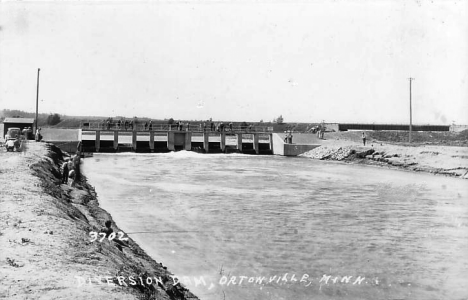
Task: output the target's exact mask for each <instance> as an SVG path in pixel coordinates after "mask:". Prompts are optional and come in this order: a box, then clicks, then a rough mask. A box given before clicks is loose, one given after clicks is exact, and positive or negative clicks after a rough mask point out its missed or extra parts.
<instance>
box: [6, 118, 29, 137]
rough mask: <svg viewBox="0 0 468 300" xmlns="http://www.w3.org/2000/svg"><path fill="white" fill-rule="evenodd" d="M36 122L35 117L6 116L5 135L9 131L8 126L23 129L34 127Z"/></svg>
mask: <svg viewBox="0 0 468 300" xmlns="http://www.w3.org/2000/svg"><path fill="white" fill-rule="evenodd" d="M33 124H34V119H33V118H5V120H3V136H2V137H4V136H5V134H6V133H7V131H8V128H11V127H18V128H19V129H20V130H21V131H22V130H23V129H24V128H26V127H30V128H31V129H32V128H33Z"/></svg>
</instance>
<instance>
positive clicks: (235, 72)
mask: <svg viewBox="0 0 468 300" xmlns="http://www.w3.org/2000/svg"><path fill="white" fill-rule="evenodd" d="M0 26H1V30H0V109H1V108H7V109H21V110H27V111H34V110H35V100H36V76H37V68H41V73H40V96H39V99H40V100H41V101H40V103H39V110H40V112H45V113H50V112H57V113H60V114H68V115H99V116H116V115H123V116H126V117H132V116H140V117H143V116H145V117H152V118H170V117H172V118H174V119H193V120H195V119H208V118H210V117H212V118H213V119H214V120H220V119H222V120H234V121H259V120H260V119H263V120H265V121H266V120H272V119H273V118H275V117H277V116H278V115H280V114H282V115H283V117H284V120H285V121H286V122H294V121H297V122H317V121H321V120H325V121H326V122H367V123H408V122H409V82H408V77H414V78H416V79H415V81H413V122H414V123H417V124H428V123H430V124H451V123H452V122H453V121H454V122H455V123H457V124H468V1H462V0H460V1H449V0H444V1H440V0H434V1H411V0H405V1H397V0H386V1H385V0H384V1H376V0H372V1H365V0H354V1H353V0H348V1H319V0H316V1H313V0H312V1H308V2H305V1H234V0H233V1H204V2H199V1H169V2H168V1H159V2H154V3H148V2H136V3H135V2H98V4H96V3H94V2H93V3H91V2H83V1H80V2H74V1H68V2H39V3H37V2H36V3H30V2H25V1H16V2H4V1H2V2H0Z"/></svg>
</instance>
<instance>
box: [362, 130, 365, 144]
mask: <svg viewBox="0 0 468 300" xmlns="http://www.w3.org/2000/svg"><path fill="white" fill-rule="evenodd" d="M362 144H363V145H364V146H365V145H366V134H365V133H364V132H363V133H362Z"/></svg>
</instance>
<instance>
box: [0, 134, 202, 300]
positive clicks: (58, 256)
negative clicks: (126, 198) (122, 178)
mask: <svg viewBox="0 0 468 300" xmlns="http://www.w3.org/2000/svg"><path fill="white" fill-rule="evenodd" d="M64 155H65V154H64V153H63V152H62V151H61V150H60V149H58V148H57V147H55V146H53V145H50V144H46V143H35V142H29V143H28V144H27V148H26V151H24V152H21V153H18V152H9V153H7V152H5V151H4V149H2V150H1V151H0V157H1V161H2V164H1V165H0V187H1V189H0V207H1V209H0V220H1V221H0V245H1V251H0V268H1V270H2V271H1V272H0V281H1V282H2V284H1V286H0V298H7V299H198V298H197V297H195V296H194V295H193V294H192V293H190V291H188V290H187V289H186V288H185V287H183V286H181V285H180V284H176V285H175V286H174V285H173V283H174V280H173V279H174V278H173V277H172V276H173V274H171V273H170V272H169V271H167V269H166V268H165V267H164V266H163V265H162V264H160V263H158V262H156V261H155V260H154V259H152V258H151V257H149V256H148V255H147V254H146V253H145V252H144V251H143V250H142V249H141V248H140V247H139V246H138V245H137V244H136V243H135V242H134V241H133V240H132V239H130V238H129V239H128V242H117V238H116V239H114V240H112V241H109V240H108V239H107V238H106V239H104V240H103V241H102V242H99V239H98V240H96V241H91V236H90V232H92V231H94V232H100V231H101V229H102V228H104V227H105V226H104V223H105V221H107V220H111V222H112V229H113V231H114V232H116V233H118V232H121V231H122V230H121V229H119V227H118V226H117V225H116V224H115V223H114V222H113V221H112V217H111V216H110V214H109V213H107V212H106V211H105V210H103V209H102V208H100V207H99V203H98V201H97V198H96V193H95V192H94V189H93V187H92V186H91V185H89V184H88V183H87V182H86V178H85V177H82V178H81V180H79V181H78V182H77V184H76V186H74V187H71V186H69V185H66V184H61V183H60V168H59V164H60V163H61V162H62V160H63V158H64ZM124 236H125V237H126V234H124ZM99 238H100V237H99Z"/></svg>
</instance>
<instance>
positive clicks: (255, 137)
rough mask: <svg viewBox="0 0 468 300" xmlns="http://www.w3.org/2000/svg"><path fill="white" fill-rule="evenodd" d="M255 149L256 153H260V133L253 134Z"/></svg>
mask: <svg viewBox="0 0 468 300" xmlns="http://www.w3.org/2000/svg"><path fill="white" fill-rule="evenodd" d="M252 135H253V147H254V150H255V153H257V154H258V153H260V149H259V148H258V133H253V134H252Z"/></svg>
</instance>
